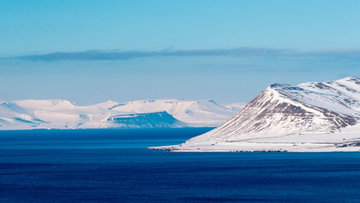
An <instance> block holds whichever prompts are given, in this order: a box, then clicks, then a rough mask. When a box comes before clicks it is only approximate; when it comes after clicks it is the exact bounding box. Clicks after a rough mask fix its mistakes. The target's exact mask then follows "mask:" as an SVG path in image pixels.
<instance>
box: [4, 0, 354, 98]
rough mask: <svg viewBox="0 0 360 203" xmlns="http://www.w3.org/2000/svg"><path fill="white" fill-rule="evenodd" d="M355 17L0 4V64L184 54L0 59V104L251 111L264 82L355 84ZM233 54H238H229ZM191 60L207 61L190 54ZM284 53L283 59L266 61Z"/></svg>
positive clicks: (37, 1)
mask: <svg viewBox="0 0 360 203" xmlns="http://www.w3.org/2000/svg"><path fill="white" fill-rule="evenodd" d="M359 10H360V1H357V0H354V1H351V0H341V1H340V0H338V1H336V0H334V1H328V0H317V1H310V0H303V1H295V0H283V1H282V0H273V1H271V0H263V1H261V0H251V1H250V0H249V1H246V0H234V1H230V0H223V1H219V0H214V1H211V0H206V1H202V0H197V1H193V0H188V1H187V0H181V1H180V0H178V1H175V0H163V1H160V0H158V1H157V0H152V1H145V0H143V1H137V0H131V1H111V0H101V1H100V0H97V1H95V0H76V1H70V0H52V1H46V0H32V1H18V0H5V1H0V57H18V56H33V55H43V54H48V53H54V52H64V53H68V54H69V55H70V56H74V55H76V56H78V55H79V53H84V52H87V51H89V50H101V51H106V52H111V53H119V52H120V53H122V54H124V53H126V54H128V52H129V51H130V52H131V53H133V52H136V53H142V54H143V55H144V53H145V54H148V53H153V52H161V53H163V52H166V53H174V52H175V53H177V52H179V51H182V53H184V52H185V53H186V54H180V55H179V54H175V55H173V56H168V55H163V54H155V55H154V54H150V56H147V57H144V56H142V55H141V56H140V57H130V58H127V59H123V58H120V59H119V58H115V59H114V58H112V59H111V60H91V59H90V60H89V59H88V58H86V59H84V58H76V57H75V59H71V60H69V59H68V58H65V59H64V58H62V59H56V60H44V58H41V57H38V58H37V60H32V59H23V58H22V59H20V58H14V59H4V58H3V59H1V60H0V85H1V87H2V88H1V89H0V95H2V96H1V97H2V98H0V99H1V100H14V99H30V98H31V99H46V98H64V99H70V100H72V101H75V102H77V103H80V104H88V103H96V102H100V101H105V100H108V99H112V100H117V101H126V100H133V99H146V98H155V99H156V98H184V99H215V100H218V101H220V102H236V101H249V100H250V99H251V98H252V97H254V96H256V94H258V92H259V91H261V90H262V89H263V88H265V87H266V86H267V85H269V83H272V82H287V83H299V82H304V81H309V80H330V79H336V78H340V77H343V76H349V75H354V76H359V75H360V56H359V50H360V49H359V47H360V40H359V36H360V26H358V24H359V23H358V22H359V20H360V12H359ZM236 48H241V49H243V50H244V52H245V54H234V53H233V51H232V50H233V49H236ZM254 49H255V50H257V51H259V50H260V52H261V51H263V50H267V51H266V54H258V53H257V52H256V53H255V54H254V51H253V50H254ZM194 50H202V53H206V54H204V55H198V54H190V53H193V51H194ZM218 50H220V51H218ZM229 50H230V51H229ZM269 50H270V51H269ZM211 51H218V52H221V54H213V52H211ZM284 51H286V52H291V53H292V54H291V56H287V55H286V54H273V52H275V53H278V52H281V53H283V52H284ZM319 51H320V52H321V53H325V54H320V55H319V54H317V52H319ZM218 52H217V53H218ZM268 52H270V54H269V53H268ZM209 53H210V54H209ZM298 53H300V54H298ZM334 53H335V54H334ZM299 55H300V56H299ZM132 56H133V55H132ZM72 58H74V57H72Z"/></svg>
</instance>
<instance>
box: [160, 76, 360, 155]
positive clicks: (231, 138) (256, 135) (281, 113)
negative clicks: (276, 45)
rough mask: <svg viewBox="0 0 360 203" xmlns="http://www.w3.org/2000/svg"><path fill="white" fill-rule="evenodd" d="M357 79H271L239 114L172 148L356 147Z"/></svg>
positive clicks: (359, 116) (359, 144)
mask: <svg viewBox="0 0 360 203" xmlns="http://www.w3.org/2000/svg"><path fill="white" fill-rule="evenodd" d="M359 121H360V79H359V78H356V77H348V78H344V79H341V80H336V81H327V82H309V83H303V84H300V85H296V86H293V85H289V84H272V85H270V86H269V87H268V88H266V89H265V90H264V91H262V92H261V93H260V94H259V95H258V96H257V97H256V98H255V99H253V100H252V101H251V102H250V103H248V104H247V105H246V106H245V107H244V108H243V109H242V110H241V111H240V112H239V113H238V114H236V115H235V116H234V117H232V118H231V119H230V120H228V121H227V122H225V123H224V124H222V125H220V126H219V127H218V128H216V129H214V130H212V131H210V132H208V133H205V134H203V135H200V136H197V137H195V138H192V139H190V140H188V141H186V142H185V143H183V144H182V145H177V146H167V147H159V149H167V150H172V151H354V150H356V151H357V150H360V124H359Z"/></svg>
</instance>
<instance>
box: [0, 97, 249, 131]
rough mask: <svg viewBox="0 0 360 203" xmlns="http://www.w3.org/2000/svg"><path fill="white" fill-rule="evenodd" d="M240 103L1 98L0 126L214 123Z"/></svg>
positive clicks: (58, 127)
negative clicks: (84, 102) (79, 102)
mask: <svg viewBox="0 0 360 203" xmlns="http://www.w3.org/2000/svg"><path fill="white" fill-rule="evenodd" d="M242 105H243V104H242V103H234V104H230V105H221V104H218V103H216V102H215V101H213V100H200V101H192V100H177V99H157V100H137V101H129V102H123V103H119V102H115V101H107V102H103V103H99V104H94V105H86V106H78V105H75V104H74V103H72V102H70V101H68V100H61V99H53V100H18V101H0V130H17V129H78V128H81V129H83V128H144V127H145V128H150V127H152V128H160V127H167V128H177V127H216V126H218V125H219V124H221V123H222V122H224V121H225V120H227V119H228V118H230V117H231V116H233V115H234V114H235V113H236V112H238V111H239V109H240V108H241V106H242Z"/></svg>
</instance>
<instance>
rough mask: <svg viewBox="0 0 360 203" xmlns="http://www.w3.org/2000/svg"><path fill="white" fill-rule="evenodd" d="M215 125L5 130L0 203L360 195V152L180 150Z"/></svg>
mask: <svg viewBox="0 0 360 203" xmlns="http://www.w3.org/2000/svg"><path fill="white" fill-rule="evenodd" d="M210 129H211V128H183V129H133V130H124V129H123V130H121V129H103V130H29V131H0V202H82V201H87V202H144V201H145V202H219V201H223V202H240V201H245V202H246V201H252V202H289V201H291V202H293V201H297V202H359V201H360V153H356V152H352V153H276V152H272V153H266V152H257V153H176V152H166V151H150V150H147V149H146V147H148V146H154V145H155V146H156V145H168V144H179V143H181V142H183V141H185V140H186V139H189V138H191V137H193V136H196V135H198V134H202V133H204V132H206V131H208V130H210Z"/></svg>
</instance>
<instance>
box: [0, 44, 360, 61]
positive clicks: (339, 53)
mask: <svg viewBox="0 0 360 203" xmlns="http://www.w3.org/2000/svg"><path fill="white" fill-rule="evenodd" d="M169 56H183V57H186V56H190V57H191V56H233V57H241V56H255V57H256V56H280V57H281V56H310V57H327V56H330V57H340V58H357V59H360V49H359V50H320V51H304V52H301V51H296V50H291V49H270V48H248V47H241V48H233V49H194V50H161V51H119V50H109V51H104V50H88V51H78V52H52V53H47V54H30V55H20V56H13V57H2V58H0V59H22V60H34V61H56V60H127V59H134V58H144V57H169Z"/></svg>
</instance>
